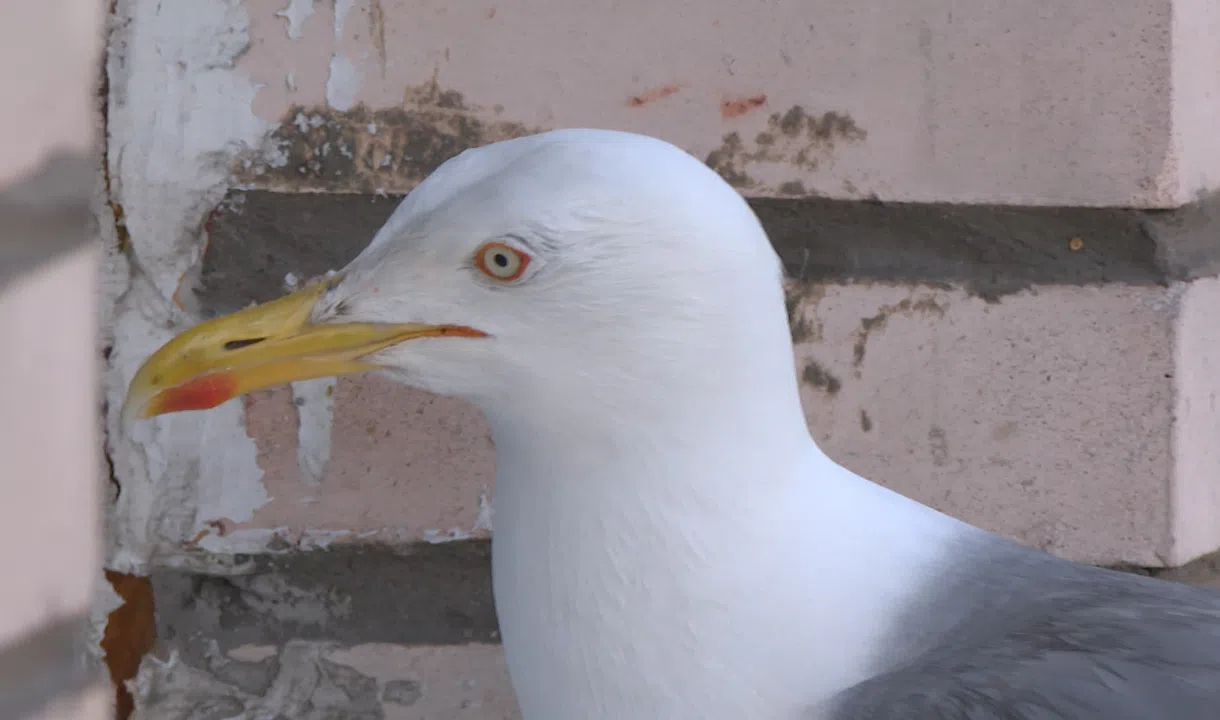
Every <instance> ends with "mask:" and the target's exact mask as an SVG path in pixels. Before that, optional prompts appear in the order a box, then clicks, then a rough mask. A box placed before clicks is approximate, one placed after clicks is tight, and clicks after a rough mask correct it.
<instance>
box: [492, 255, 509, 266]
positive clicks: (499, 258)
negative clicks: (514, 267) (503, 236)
mask: <svg viewBox="0 0 1220 720" xmlns="http://www.w3.org/2000/svg"><path fill="white" fill-rule="evenodd" d="M493 262H495V264H497V265H499V266H500V267H502V268H504V267H508V256H507V255H505V254H504V253H496V254H495V255H494V256H493Z"/></svg>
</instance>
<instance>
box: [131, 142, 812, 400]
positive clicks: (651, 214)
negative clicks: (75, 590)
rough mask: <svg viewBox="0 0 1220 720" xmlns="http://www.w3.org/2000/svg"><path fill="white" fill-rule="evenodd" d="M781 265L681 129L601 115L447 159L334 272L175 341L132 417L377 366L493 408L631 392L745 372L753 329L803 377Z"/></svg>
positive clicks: (159, 357) (147, 375)
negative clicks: (665, 131) (590, 124)
mask: <svg viewBox="0 0 1220 720" xmlns="http://www.w3.org/2000/svg"><path fill="white" fill-rule="evenodd" d="M780 276H781V269H780V264H779V262H778V259H777V257H776V255H775V253H774V251H773V250H772V248H771V246H770V244H769V243H768V242H767V239H766V235H765V234H764V233H763V231H762V229H761V227H760V226H759V223H758V220H757V218H756V217H755V215H754V214H753V212H752V211H751V210H750V209H749V207H748V205H747V204H746V203H745V201H744V200H743V199H742V198H741V196H740V195H739V194H738V193H736V192H735V191H734V190H733V189H732V188H731V187H729V186H728V185H727V184H726V183H725V182H724V181H723V180H722V179H721V178H720V177H719V176H718V175H716V174H715V173H714V172H713V171H711V170H710V169H708V168H707V167H706V166H705V165H704V164H703V163H701V162H699V161H698V160H697V159H695V158H694V157H692V156H691V155H689V154H687V153H686V152H684V151H682V150H680V149H678V148H676V147H674V146H673V145H670V144H668V143H666V142H663V141H661V140H658V139H654V138H650V137H646V136H641V135H636V134H631V133H623V132H614V131H604V130H559V131H553V132H548V133H542V134H539V135H532V136H527V137H523V138H517V139H513V140H508V141H504V142H499V143H494V144H491V145H487V146H484V147H481V148H476V149H472V150H467V151H465V152H463V153H461V154H460V155H458V156H456V157H454V158H452V159H451V160H449V161H448V162H446V163H445V164H443V165H442V166H441V167H440V168H438V169H437V170H436V171H435V172H434V173H433V174H432V175H430V176H429V177H428V178H427V179H426V180H425V181H424V182H423V183H421V184H420V185H419V186H418V187H416V188H415V189H414V190H413V191H412V192H411V193H410V194H409V195H408V196H407V197H406V198H405V199H404V200H403V202H402V203H401V205H400V206H399V207H398V208H397V209H396V210H395V211H394V213H393V214H392V216H391V217H390V219H389V220H388V221H387V222H386V224H385V225H384V226H383V227H382V228H381V229H380V230H379V231H378V232H377V234H376V235H375V237H374V238H373V240H372V242H371V243H370V244H369V246H368V247H367V248H366V249H365V250H364V251H363V252H362V253H361V254H360V255H359V256H358V257H357V258H356V259H355V260H354V261H352V262H351V263H350V264H349V265H348V266H347V267H346V268H344V269H342V270H341V271H339V272H337V273H335V274H334V275H333V276H331V277H329V278H327V279H325V280H323V281H321V282H318V283H316V284H313V285H310V286H308V287H306V288H305V289H302V290H300V291H298V292H295V293H293V294H291V295H288V296H286V297H282V298H280V299H277V300H274V301H272V302H269V303H266V304H263V305H258V306H253V307H250V308H247V309H244V310H241V311H239V312H236V313H234V314H231V315H228V316H224V317H219V318H215V319H211V320H207V321H205V322H203V323H200V324H199V325H196V326H195V327H193V328H191V329H189V330H187V331H186V332H184V333H182V334H181V335H179V336H177V337H175V338H174V339H172V340H171V341H170V342H168V343H166V344H165V345H164V346H163V347H161V348H160V349H159V350H158V351H157V352H156V353H154V354H153V355H152V356H151V357H149V358H148V359H147V360H146V361H145V363H144V364H143V365H142V366H141V368H140V369H139V371H138V372H137V374H136V375H135V377H134V379H133V380H132V382H131V384H130V386H129V391H128V397H127V402H126V413H127V414H128V416H129V417H130V416H135V417H136V418H139V417H149V416H153V415H159V414H163V413H170V412H177V411H184V410H201V409H207V408H211V407H214V406H216V405H219V404H220V403H223V402H225V401H227V400H229V399H231V398H234V397H237V396H240V395H243V394H246V393H249V392H252V391H255V390H258V389H260V388H265V387H268V386H272V385H279V384H284V383H288V382H293V381H298V380H307V379H312V378H319V377H327V376H335V375H344V374H349V373H359V372H366V371H381V372H384V373H388V374H390V375H392V376H394V377H395V378H396V379H398V380H401V381H402V382H405V383H408V384H410V385H413V386H416V387H419V388H422V389H425V390H429V391H432V392H436V393H440V394H445V395H451V396H458V397H463V398H466V399H469V400H472V401H474V402H475V403H476V404H479V405H481V406H483V407H485V408H489V407H503V406H506V405H514V404H515V405H516V406H520V405H521V404H522V403H526V401H527V400H528V399H529V398H537V397H540V396H550V397H554V398H560V397H566V398H568V399H569V401H570V402H584V401H588V400H590V399H593V398H597V397H602V398H604V399H605V400H606V402H611V403H616V404H622V403H623V398H625V397H631V396H632V393H633V392H634V394H635V395H636V396H639V397H644V396H649V395H651V396H654V397H655V396H657V394H658V393H657V390H658V388H659V387H660V386H662V385H682V384H684V383H690V382H693V381H696V380H698V382H696V383H695V385H698V388H694V387H692V391H694V392H708V391H709V388H715V387H716V386H717V385H718V384H728V385H732V384H733V383H734V382H738V383H740V382H741V381H743V380H744V378H738V377H734V376H732V374H731V373H730V374H727V375H726V374H725V373H724V372H721V371H720V370H718V369H717V368H722V369H723V367H725V362H726V361H727V362H731V361H732V360H733V356H734V355H735V354H742V353H746V355H747V356H749V355H752V354H753V353H754V352H755V351H757V350H758V348H759V343H763V344H771V345H774V346H776V347H777V349H778V350H780V351H781V353H780V354H781V355H785V356H786V360H785V362H786V365H787V368H786V369H785V368H784V367H783V366H781V367H780V369H779V372H780V373H781V376H782V375H783V374H787V375H791V374H792V371H791V354H790V352H791V347H790V344H789V339H788V335H787V328H786V324H785V315H784V311H783V305H782V303H783V298H782V289H781V285H780ZM772 370H773V369H772ZM760 371H763V372H767V371H768V370H764V369H760ZM712 392H715V390H712Z"/></svg>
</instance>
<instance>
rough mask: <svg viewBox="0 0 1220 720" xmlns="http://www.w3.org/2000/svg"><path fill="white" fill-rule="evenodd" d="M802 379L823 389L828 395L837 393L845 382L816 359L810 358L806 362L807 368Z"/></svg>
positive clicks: (812, 385) (802, 374)
mask: <svg viewBox="0 0 1220 720" xmlns="http://www.w3.org/2000/svg"><path fill="white" fill-rule="evenodd" d="M801 379H802V380H804V381H805V384H807V385H809V386H810V387H815V388H817V389H819V390H823V391H825V392H826V394H827V395H831V396H833V395H837V394H838V393H839V391H840V390H842V389H843V383H842V382H841V381H840V380H839V378H837V377H835V376H834V375H832V374H831V373H830V371H829V370H827V369H826V368H824V367H822V366H821V365H819V364H818V363H817V361H815V360H810V361H808V362H807V363H805V370H804V371H803V372H802V373H801Z"/></svg>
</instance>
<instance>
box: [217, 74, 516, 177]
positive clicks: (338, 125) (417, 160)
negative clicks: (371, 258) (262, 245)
mask: <svg viewBox="0 0 1220 720" xmlns="http://www.w3.org/2000/svg"><path fill="white" fill-rule="evenodd" d="M493 116H494V113H493V112H491V111H489V110H485V109H484V108H482V107H480V106H478V105H474V104H471V103H469V102H467V101H466V100H465V98H463V96H462V95H461V93H459V92H457V91H455V90H446V89H444V88H441V87H440V86H439V85H438V84H437V83H436V82H435V80H434V81H432V82H430V83H426V84H424V85H422V86H412V87H408V88H407V89H406V90H405V91H404V93H403V103H402V106H401V107H395V108H385V109H381V110H372V109H369V108H368V107H366V106H364V105H357V106H356V107H354V108H352V109H351V110H347V111H337V110H334V109H332V108H327V107H312V108H311V107H302V106H294V107H292V108H290V109H289V110H288V112H287V113H285V114H284V116H283V117H282V118H281V119H280V122H279V126H278V127H277V128H276V129H275V130H274V131H273V132H272V134H271V138H270V141H269V145H268V146H266V147H264V148H262V149H260V150H259V151H257V152H252V153H248V154H246V155H244V156H243V157H242V158H240V159H239V161H238V163H237V166H236V167H235V168H234V175H235V177H236V179H237V181H238V182H239V183H242V184H247V185H249V186H253V187H259V188H264V189H268V190H288V191H293V190H310V189H320V188H324V189H326V190H327V191H329V192H353V193H405V192H408V191H410V190H411V188H413V187H414V186H415V185H417V184H419V182H420V181H422V180H423V179H424V178H425V177H427V176H428V175H429V174H431V173H432V171H433V170H435V169H436V168H437V167H439V166H440V165H441V163H443V162H444V161H446V160H448V159H449V158H451V157H453V156H454V155H457V154H458V153H460V152H461V151H463V150H466V149H468V148H472V147H477V146H479V145H485V144H487V143H492V142H496V141H499V140H507V139H509V138H514V137H520V136H522V135H529V134H531V133H534V132H538V130H537V129H532V128H529V127H526V126H525V125H523V124H521V123H516V122H509V121H501V120H494V119H490V118H491V117H493Z"/></svg>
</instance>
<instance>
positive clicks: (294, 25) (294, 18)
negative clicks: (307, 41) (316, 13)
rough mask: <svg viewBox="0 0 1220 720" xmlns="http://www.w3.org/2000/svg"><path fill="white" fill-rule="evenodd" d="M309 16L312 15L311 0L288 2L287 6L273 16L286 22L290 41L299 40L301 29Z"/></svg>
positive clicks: (289, 0)
mask: <svg viewBox="0 0 1220 720" xmlns="http://www.w3.org/2000/svg"><path fill="white" fill-rule="evenodd" d="M310 15H313V0H288V5H286V6H285V7H284V9H283V10H280V11H279V12H277V13H276V14H275V16H276V17H282V18H284V19H285V20H287V21H288V37H289V38H290V39H292V40H300V39H301V27H302V26H303V25H304V24H305V21H306V20H308V19H309V16H310Z"/></svg>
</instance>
